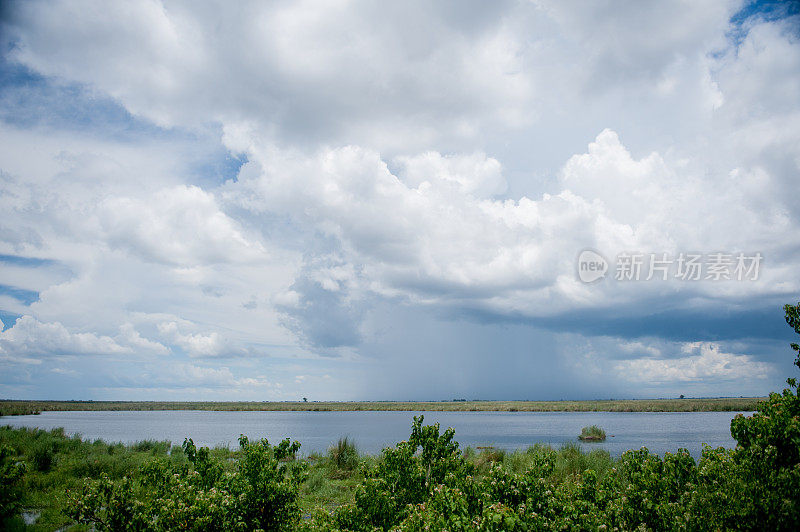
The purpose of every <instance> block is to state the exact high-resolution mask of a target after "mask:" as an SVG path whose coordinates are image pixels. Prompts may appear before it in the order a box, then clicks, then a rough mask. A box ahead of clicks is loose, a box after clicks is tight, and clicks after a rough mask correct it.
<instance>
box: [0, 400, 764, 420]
mask: <svg viewBox="0 0 800 532" xmlns="http://www.w3.org/2000/svg"><path fill="white" fill-rule="evenodd" d="M766 399H767V398H766V397H725V398H706V399H625V400H613V399H610V400H607V401H440V402H439V401H427V402H426V401H420V402H415V401H360V402H358V401H351V402H330V401H329V402H317V401H313V402H300V401H297V402H290V401H274V402H213V401H209V402H160V401H10V400H0V416H11V415H20V414H38V413H39V412H45V411H74V410H217V411H251V410H256V411H258V410H261V411H308V412H338V411H356V410H364V411H401V412H753V411H755V410H756V408H757V407H758V405H759V404H760V403H762V402H764V401H765V400H766Z"/></svg>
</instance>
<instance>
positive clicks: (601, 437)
mask: <svg viewBox="0 0 800 532" xmlns="http://www.w3.org/2000/svg"><path fill="white" fill-rule="evenodd" d="M578 439H579V440H581V441H605V439H606V431H604V430H603V429H601V428H600V427H598V426H597V425H592V426H591V427H583V428H582V429H581V435H580V436H578Z"/></svg>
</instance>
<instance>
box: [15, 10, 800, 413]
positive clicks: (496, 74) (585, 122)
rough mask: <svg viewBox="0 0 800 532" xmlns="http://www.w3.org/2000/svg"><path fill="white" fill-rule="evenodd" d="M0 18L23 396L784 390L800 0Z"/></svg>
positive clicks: (799, 156) (797, 280) (794, 255)
mask: <svg viewBox="0 0 800 532" xmlns="http://www.w3.org/2000/svg"><path fill="white" fill-rule="evenodd" d="M0 16H2V26H1V27H0V29H1V33H0V35H1V36H2V42H1V43H0V50H2V58H0V138H1V139H2V142H0V213H1V214H0V320H1V321H2V323H3V328H2V332H0V397H8V398H20V399H22V398H42V399H185V400H192V399H197V400H200V399H218V400H225V399H230V400H280V399H287V400H293V399H299V398H302V397H308V398H309V399H312V400H313V399H319V400H326V399H332V400H369V399H375V400H383V399H420V400H427V399H433V400H438V399H451V398H454V397H458V398H482V399H590V398H609V397H615V398H621V397H668V396H677V395H680V394H684V395H687V396H730V395H734V396H738V395H760V394H765V393H767V392H769V391H771V390H776V389H778V388H780V387H781V386H782V383H783V381H784V379H785V377H786V376H787V375H788V374H790V372H791V368H792V365H791V356H790V353H789V350H788V348H787V343H788V342H789V341H790V340H791V331H790V330H789V329H788V327H786V326H785V324H784V323H783V312H782V310H781V307H782V305H783V304H785V303H789V302H797V301H798V300H800V274H798V272H800V240H798V236H797V235H798V234H800V231H798V229H800V201H798V200H800V187H799V186H798V176H799V175H800V172H799V170H800V168H799V166H800V126H798V124H800V76H798V72H800V43H798V38H799V37H798V28H799V27H800V15H799V14H798V9H797V3H793V2H742V1H721V2H692V3H688V4H687V3H683V2H661V1H659V2H630V3H625V2H623V3H614V4H613V5H605V4H603V3H593V4H588V5H587V4H585V3H580V2H574V3H573V2H563V1H562V2H549V1H544V0H542V1H538V0H537V1H531V2H514V1H508V2H492V3H483V2H474V3H470V2H436V3H430V2H419V3H403V4H397V5H389V4H386V3H378V4H375V3H370V2H330V3H327V2H325V3H313V5H307V3H306V2H269V3H263V2H254V3H248V2H242V3H238V4H236V6H235V7H233V8H231V6H230V5H228V4H226V3H219V2H207V3H200V4H198V3H195V2H180V1H177V2H172V1H168V2H157V1H142V2H132V3H115V4H108V3H104V2H56V1H53V2H46V1H41V2H20V3H13V2H12V3H11V4H9V5H8V7H7V8H5V9H4V11H3V12H2V15H0ZM584 250H593V251H595V252H597V253H599V255H600V256H602V257H603V259H604V260H605V261H606V264H607V267H608V271H607V272H606V275H605V276H604V277H603V278H601V279H598V280H596V281H594V282H591V283H586V282H583V281H582V280H581V278H580V276H579V275H578V273H579V265H578V262H577V260H578V256H579V254H581V252H582V251H584ZM718 253H722V254H723V255H724V256H725V257H727V258H728V259H729V260H730V261H732V262H731V263H726V264H725V268H727V269H726V272H727V274H728V275H725V276H723V278H722V279H718V280H717V279H714V276H713V275H711V274H710V272H711V270H710V269H709V268H711V267H712V266H711V262H712V261H713V260H714V259H713V257H714V256H715V254H718ZM625 254H628V255H636V256H638V257H641V258H642V259H643V260H644V263H643V273H642V275H641V278H640V279H638V280H634V279H630V280H629V279H625V278H623V277H622V276H621V274H620V270H619V269H618V268H620V260H621V259H620V257H622V256H625ZM756 254H758V256H759V257H761V259H762V260H760V261H759V263H758V266H759V268H758V275H754V274H753V272H752V271H751V275H749V276H744V277H743V278H742V279H737V278H736V275H735V274H734V270H733V269H734V266H735V264H734V263H735V261H736V258H737V257H738V256H740V255H741V256H742V257H744V258H752V257H755V256H756ZM690 255H696V256H699V257H700V259H699V260H700V261H701V262H702V263H703V267H704V268H705V269H704V270H703V274H702V275H701V276H700V278H699V279H697V280H688V279H686V278H682V277H680V275H678V274H679V272H678V270H677V268H678V261H679V257H686V256H690ZM656 256H658V257H665V258H666V259H667V261H668V264H669V271H668V272H667V273H666V274H665V275H666V277H664V278H662V277H661V276H659V275H655V276H654V277H655V278H652V279H650V280H645V278H646V277H648V267H649V265H650V264H651V263H652V260H653V258H654V257H656ZM681 260H682V259H681ZM618 277H619V278H618ZM724 277H733V278H731V279H725V278H724Z"/></svg>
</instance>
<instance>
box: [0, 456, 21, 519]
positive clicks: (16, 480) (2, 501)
mask: <svg viewBox="0 0 800 532" xmlns="http://www.w3.org/2000/svg"><path fill="white" fill-rule="evenodd" d="M24 473H25V465H24V464H23V463H21V462H18V461H16V460H14V452H13V451H12V450H11V448H10V447H7V446H5V445H3V446H0V525H2V524H3V523H5V522H6V521H7V520H8V519H10V518H12V517H14V516H15V515H16V514H17V513H18V512H19V507H20V500H21V498H22V489H21V488H22V476H23V474H24Z"/></svg>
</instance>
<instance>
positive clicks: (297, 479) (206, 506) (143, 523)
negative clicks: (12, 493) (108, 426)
mask: <svg viewBox="0 0 800 532" xmlns="http://www.w3.org/2000/svg"><path fill="white" fill-rule="evenodd" d="M239 444H240V450H239V453H240V458H239V460H238V462H237V464H236V469H235V470H234V471H225V469H224V467H223V465H222V463H221V462H220V461H219V460H217V459H216V458H214V457H213V455H212V454H211V453H210V452H209V450H208V448H206V447H201V448H200V449H197V448H196V447H195V445H194V442H192V440H190V439H188V440H186V441H185V442H184V444H183V452H184V454H185V455H186V457H187V458H188V460H189V463H190V464H191V466H190V467H189V466H185V467H182V466H177V467H176V466H174V465H173V464H170V463H169V462H168V461H166V460H162V459H156V460H154V461H152V462H149V463H148V464H147V465H146V466H144V467H143V468H142V470H141V471H140V475H139V476H138V478H131V477H124V478H122V479H121V480H118V481H113V480H111V479H110V478H109V477H108V476H107V475H102V476H101V478H100V480H97V481H87V482H86V483H85V485H84V486H83V488H82V489H80V490H78V491H77V492H75V493H70V494H69V495H70V508H69V512H70V515H71V517H72V518H73V519H75V520H77V521H78V522H80V523H86V524H91V525H92V526H93V527H94V528H95V529H97V530H198V531H199V530H276V531H282V530H293V529H294V528H296V526H297V523H298V521H299V518H300V506H299V503H298V494H299V488H300V485H301V483H302V482H303V480H304V476H305V468H304V464H302V463H300V462H297V461H295V460H294V458H295V455H296V453H297V450H298V449H299V447H300V444H299V443H297V442H294V443H290V442H289V440H288V439H287V440H284V441H282V442H281V443H280V444H278V445H277V446H272V445H270V444H269V442H268V441H267V440H265V439H264V440H261V441H258V442H254V443H251V442H249V441H248V439H247V437H245V436H242V437H241V438H240V439H239Z"/></svg>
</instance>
